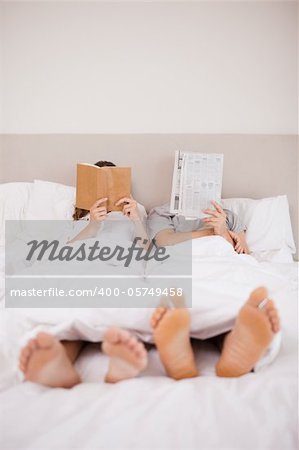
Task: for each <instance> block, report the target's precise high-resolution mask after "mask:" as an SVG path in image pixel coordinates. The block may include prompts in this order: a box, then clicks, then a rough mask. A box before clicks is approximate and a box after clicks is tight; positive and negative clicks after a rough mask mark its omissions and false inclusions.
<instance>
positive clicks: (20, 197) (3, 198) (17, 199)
mask: <svg viewBox="0 0 299 450" xmlns="http://www.w3.org/2000/svg"><path fill="white" fill-rule="evenodd" d="M32 191H33V183H4V184H0V245H4V241H5V220H22V219H24V218H25V212H26V209H27V205H28V202H29V199H30V196H31V193H32Z"/></svg>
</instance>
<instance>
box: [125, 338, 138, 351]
mask: <svg viewBox="0 0 299 450" xmlns="http://www.w3.org/2000/svg"><path fill="white" fill-rule="evenodd" d="M137 343H138V342H137V339H136V338H135V337H134V336H131V337H130V339H129V340H128V342H127V345H128V347H129V348H130V349H132V350H133V349H134V348H135V347H136V345H137Z"/></svg>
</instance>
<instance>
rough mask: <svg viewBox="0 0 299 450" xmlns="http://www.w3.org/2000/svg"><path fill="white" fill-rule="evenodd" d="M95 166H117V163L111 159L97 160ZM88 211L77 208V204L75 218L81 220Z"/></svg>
mask: <svg viewBox="0 0 299 450" xmlns="http://www.w3.org/2000/svg"><path fill="white" fill-rule="evenodd" d="M94 166H98V167H115V164H113V162H110V161H98V162H96V163H95V164H94ZM88 213H89V211H88V210H87V209H81V208H77V207H76V206H75V210H74V214H73V219H74V220H80V219H82V218H83V217H85V216H87V214H88Z"/></svg>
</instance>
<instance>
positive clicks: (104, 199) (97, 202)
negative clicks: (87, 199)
mask: <svg viewBox="0 0 299 450" xmlns="http://www.w3.org/2000/svg"><path fill="white" fill-rule="evenodd" d="M107 200H108V198H107V197H104V198H99V199H98V200H97V201H96V202H95V203H94V204H93V205H92V207H91V209H92V208H96V207H97V206H99V205H101V204H102V203H105V202H106V201H107Z"/></svg>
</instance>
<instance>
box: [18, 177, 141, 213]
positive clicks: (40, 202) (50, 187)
mask: <svg viewBox="0 0 299 450" xmlns="http://www.w3.org/2000/svg"><path fill="white" fill-rule="evenodd" d="M75 201H76V188H75V187H73V186H66V185H64V184H59V183H52V182H50V181H42V180H34V188H33V193H32V195H31V197H30V201H29V205H28V211H27V213H26V219H27V220H72V215H73V212H74V206H75ZM138 208H139V212H140V214H141V216H142V218H146V211H145V208H144V206H143V205H140V204H139V203H138Z"/></svg>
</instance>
